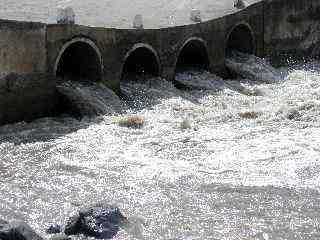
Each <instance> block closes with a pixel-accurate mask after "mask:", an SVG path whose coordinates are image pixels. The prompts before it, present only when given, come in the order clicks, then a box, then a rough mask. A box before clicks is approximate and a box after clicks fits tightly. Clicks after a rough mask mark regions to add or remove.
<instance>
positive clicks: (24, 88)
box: [0, 20, 55, 124]
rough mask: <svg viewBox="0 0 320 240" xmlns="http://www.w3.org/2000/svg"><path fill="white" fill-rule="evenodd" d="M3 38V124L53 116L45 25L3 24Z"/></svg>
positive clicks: (0, 30) (0, 32) (0, 83)
mask: <svg viewBox="0 0 320 240" xmlns="http://www.w3.org/2000/svg"><path fill="white" fill-rule="evenodd" d="M0 36H1V38H0V124H4V123H9V122H14V121H20V120H31V119H34V118H36V117H40V116H44V115H47V114H50V112H51V111H52V110H53V105H54V98H53V96H54V92H55V89H54V85H55V82H54V80H53V79H50V77H49V76H48V75H47V73H46V68H47V67H46V59H47V51H46V25H45V24H41V23H27V22H14V21H3V20H0ZM12 73H13V74H12Z"/></svg>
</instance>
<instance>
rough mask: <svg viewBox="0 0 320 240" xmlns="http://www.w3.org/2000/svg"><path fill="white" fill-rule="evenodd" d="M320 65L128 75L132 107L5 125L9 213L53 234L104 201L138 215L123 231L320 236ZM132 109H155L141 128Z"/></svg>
mask: <svg viewBox="0 0 320 240" xmlns="http://www.w3.org/2000/svg"><path fill="white" fill-rule="evenodd" d="M319 69H320V68H319V64H318V63H316V62H312V63H308V64H307V65H304V66H297V67H292V68H290V69H289V68H283V69H281V70H279V71H281V74H282V75H283V76H284V78H283V80H280V79H279V80H278V81H277V82H272V83H265V82H262V81H261V82H253V81H249V80H241V81H240V80H237V81H233V82H232V81H222V82H221V80H219V81H220V82H219V83H217V82H215V83H217V84H216V89H214V87H209V88H208V89H210V90H196V91H182V90H178V89H176V88H175V87H174V86H173V84H172V83H169V82H166V81H165V80H162V79H152V80H150V81H149V82H146V83H144V84H143V83H126V84H124V85H123V92H124V93H125V94H126V95H128V96H130V98H131V101H130V102H129V103H128V104H127V105H129V107H127V109H125V111H126V112H125V113H123V114H118V113H115V114H113V115H105V116H102V117H97V118H87V119H82V120H76V119H73V118H68V117H64V118H63V117H60V118H45V119H40V120H36V121H34V122H32V123H18V124H14V125H7V126H3V127H1V128H0V157H1V161H0V216H1V217H2V218H5V219H7V220H13V219H22V220H25V221H27V222H28V223H30V224H31V226H32V227H34V228H35V230H36V231H37V232H39V233H40V234H42V235H43V236H46V234H45V232H44V231H45V229H46V227H48V226H49V225H50V224H52V223H58V224H63V223H65V222H66V219H67V218H68V216H70V215H71V214H72V213H74V212H75V211H77V210H78V209H79V208H80V207H81V206H83V205H87V204H90V203H95V202H99V201H103V202H107V203H112V204H116V205H117V206H119V207H120V209H121V210H122V211H123V213H124V215H126V216H128V217H129V219H130V222H131V223H132V224H131V226H129V227H126V228H125V229H122V230H121V231H120V232H119V233H118V235H117V236H116V237H115V239H118V240H120V239H172V240H173V239H181V240H182V239H186V240H191V239H202V240H203V239H226V240H227V239H228V240H230V239H261V240H263V239H264V240H268V239H277V240H279V239H319V238H320V226H319V221H320V210H319V209H320V194H319V186H320V162H319V159H320V138H319V135H320V70H319ZM201 77H202V80H203V81H207V82H210V84H211V85H210V86H212V83H213V82H214V79H211V78H210V74H207V73H203V75H198V80H199V78H201ZM217 81H218V80H217ZM213 85H214V84H213ZM116 102H118V101H116ZM132 115H138V116H140V117H143V118H144V120H145V125H144V126H143V127H142V128H141V129H132V128H126V127H121V126H119V124H118V122H119V119H123V118H125V117H128V116H132ZM182 122H184V123H186V122H187V123H188V124H182ZM184 128H185V129H184ZM79 239H81V237H79Z"/></svg>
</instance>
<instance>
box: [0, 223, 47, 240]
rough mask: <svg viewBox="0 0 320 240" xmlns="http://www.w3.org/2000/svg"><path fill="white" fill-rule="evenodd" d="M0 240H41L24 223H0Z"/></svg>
mask: <svg viewBox="0 0 320 240" xmlns="http://www.w3.org/2000/svg"><path fill="white" fill-rule="evenodd" d="M0 239H1V240H43V239H42V238H41V237H40V236H39V235H37V234H36V233H35V231H33V230H32V228H31V227H30V226H29V225H28V224H26V223H24V222H12V223H7V222H6V221H0Z"/></svg>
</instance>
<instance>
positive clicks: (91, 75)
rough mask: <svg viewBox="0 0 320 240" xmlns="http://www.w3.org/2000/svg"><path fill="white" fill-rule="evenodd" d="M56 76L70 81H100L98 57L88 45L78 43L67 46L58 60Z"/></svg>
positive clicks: (100, 71) (99, 61)
mask: <svg viewBox="0 0 320 240" xmlns="http://www.w3.org/2000/svg"><path fill="white" fill-rule="evenodd" d="M56 76H57V77H58V78H61V79H64V80H72V81H89V82H90V81H95V82H96V81H100V80H102V66H101V59H100V55H99V54H98V53H97V51H96V49H94V48H93V47H92V46H91V45H90V44H88V43H86V42H83V41H78V42H74V43H72V44H71V45H70V46H68V47H67V48H66V49H65V50H64V52H63V53H62V55H61V58H60V60H59V63H58V66H57V69H56Z"/></svg>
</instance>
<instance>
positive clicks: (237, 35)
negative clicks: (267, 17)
mask: <svg viewBox="0 0 320 240" xmlns="http://www.w3.org/2000/svg"><path fill="white" fill-rule="evenodd" d="M234 51H238V52H243V53H247V54H255V52H256V50H255V40H254V35H253V32H252V30H251V28H250V27H249V25H247V24H239V25H237V26H236V27H234V28H233V29H232V30H231V32H230V33H229V34H228V36H227V39H226V48H225V54H226V56H230V55H232V53H233V52H234Z"/></svg>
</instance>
